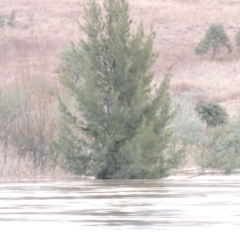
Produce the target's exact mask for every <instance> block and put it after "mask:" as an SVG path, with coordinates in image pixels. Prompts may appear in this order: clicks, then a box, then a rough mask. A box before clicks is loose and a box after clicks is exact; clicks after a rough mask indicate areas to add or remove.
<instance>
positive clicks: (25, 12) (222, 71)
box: [0, 0, 240, 115]
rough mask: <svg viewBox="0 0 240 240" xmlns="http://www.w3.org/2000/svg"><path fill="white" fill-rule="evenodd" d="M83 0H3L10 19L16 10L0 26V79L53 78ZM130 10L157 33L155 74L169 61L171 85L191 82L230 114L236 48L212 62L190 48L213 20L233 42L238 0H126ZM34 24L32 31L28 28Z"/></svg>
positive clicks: (239, 77) (237, 71)
mask: <svg viewBox="0 0 240 240" xmlns="http://www.w3.org/2000/svg"><path fill="white" fill-rule="evenodd" d="M83 3H84V1H83V0H79V1H76V0H57V1H47V0H34V1H31V0H25V1H24V0H12V1H6V0H5V1H4V0H3V1H1V4H0V6H1V8H0V9H1V12H0V14H2V15H3V16H5V17H6V18H8V16H9V15H10V13H11V11H12V10H16V21H15V25H16V27H15V28H10V27H5V28H4V29H1V30H0V79H1V84H3V83H6V82H9V81H12V80H14V79H23V80H24V78H26V77H28V76H26V74H28V73H29V72H31V73H32V75H34V76H36V75H41V76H42V77H43V78H45V79H48V81H51V82H55V83H56V82H57V79H56V75H55V74H54V70H55V69H56V67H57V65H58V63H59V58H58V57H59V54H60V53H61V51H62V50H63V49H64V48H65V47H67V46H68V45H69V43H70V42H71V41H73V42H77V39H78V38H79V36H80V33H79V31H78V26H77V23H76V19H79V20H80V21H81V20H82V15H83V14H82V13H83ZM129 3H130V9H131V15H132V17H133V18H134V20H136V21H137V22H138V21H139V20H143V22H144V24H145V25H146V26H148V25H150V24H151V23H152V24H153V25H154V28H155V30H156V32H157V36H156V41H155V49H156V51H158V52H159V53H160V58H159V59H158V62H157V63H156V65H155V73H156V75H155V79H156V81H161V79H162V77H163V74H164V72H166V69H167V67H168V66H170V65H171V64H172V63H173V62H174V63H175V67H174V76H173V78H172V89H173V93H174V89H175V88H177V89H178V90H179V89H181V86H182V85H186V84H187V85H188V86H191V89H193V90H195V92H196V94H199V95H200V97H201V96H203V97H204V98H209V99H216V100H218V101H220V102H221V103H222V105H224V106H225V107H226V108H227V110H228V112H229V113H230V114H232V115H233V114H234V111H235V109H236V108H238V106H239V101H240V84H239V81H240V64H239V56H240V54H239V52H238V50H237V49H236V47H235V46H234V51H233V53H232V54H228V53H226V52H225V51H224V50H223V51H222V52H221V53H220V54H218V55H217V57H216V59H215V60H214V61H210V56H209V55H207V56H204V57H199V56H196V55H195V54H194V48H195V46H196V45H197V43H198V42H199V41H200V39H201V38H202V37H203V36H204V33H205V30H206V29H207V28H208V26H209V25H210V24H211V23H220V24H222V25H223V26H224V27H225V29H226V31H227V33H228V35H229V37H230V39H231V41H232V43H233V45H234V35H235V33H236V31H238V29H239V27H240V22H239V21H238V19H239V13H240V12H239V9H240V8H239V7H240V3H239V2H238V1H236V0H211V1H206V0H195V1H191V0H168V1H162V0H138V1H135V0H129ZM32 27H33V31H32V30H31V29H32Z"/></svg>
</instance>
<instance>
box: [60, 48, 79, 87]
mask: <svg viewBox="0 0 240 240" xmlns="http://www.w3.org/2000/svg"><path fill="white" fill-rule="evenodd" d="M61 58H62V61H63V64H62V65H61V66H60V67H59V69H58V73H59V74H65V75H66V76H69V78H70V79H71V80H72V81H73V82H74V83H77V82H79V81H80V72H81V65H82V64H81V61H79V59H80V58H81V51H80V49H78V48H77V47H75V46H74V45H73V46H72V47H70V48H68V49H66V50H65V51H64V52H63V53H62V55H61Z"/></svg>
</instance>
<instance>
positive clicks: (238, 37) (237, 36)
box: [235, 31, 240, 46]
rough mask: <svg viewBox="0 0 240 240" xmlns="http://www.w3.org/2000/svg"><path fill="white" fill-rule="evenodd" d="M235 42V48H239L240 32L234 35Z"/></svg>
mask: <svg viewBox="0 0 240 240" xmlns="http://www.w3.org/2000/svg"><path fill="white" fill-rule="evenodd" d="M235 40H236V44H237V46H240V31H238V32H237V33H236V35H235Z"/></svg>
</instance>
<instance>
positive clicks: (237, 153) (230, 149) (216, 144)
mask: <svg viewBox="0 0 240 240" xmlns="http://www.w3.org/2000/svg"><path fill="white" fill-rule="evenodd" d="M237 128H238V127H237V125H233V126H220V127H217V128H214V129H211V130H210V131H209V132H208V133H207V134H205V135H202V137H201V141H200V143H201V144H199V145H198V151H197V154H196V162H197V163H198V164H199V165H200V166H201V167H202V169H203V170H205V169H212V171H214V169H218V170H223V171H224V172H225V173H231V172H232V171H233V170H234V169H236V168H239V166H240V135H239V131H238V130H237Z"/></svg>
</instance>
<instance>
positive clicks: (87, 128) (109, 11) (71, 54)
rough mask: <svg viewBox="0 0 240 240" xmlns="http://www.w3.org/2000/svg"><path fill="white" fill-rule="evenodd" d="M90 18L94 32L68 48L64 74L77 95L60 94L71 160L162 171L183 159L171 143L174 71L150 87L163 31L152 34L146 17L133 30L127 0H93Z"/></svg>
mask: <svg viewBox="0 0 240 240" xmlns="http://www.w3.org/2000/svg"><path fill="white" fill-rule="evenodd" d="M84 19H85V24H83V25H81V26H80V28H81V30H82V31H83V32H84V33H85V34H86V36H87V38H86V40H81V41H80V44H79V46H77V47H72V49H69V50H67V51H66V52H65V53H64V54H63V68H62V70H63V71H61V72H60V74H59V76H60V81H61V82H62V83H63V84H64V85H65V86H66V87H67V88H68V89H69V90H70V92H71V97H69V98H67V99H72V100H73V104H71V103H70V102H69V101H67V100H66V101H64V100H60V109H61V114H62V117H61V122H60V133H59V140H58V141H57V142H56V143H55V145H56V147H57V149H58V150H59V151H61V152H62V154H63V161H64V167H65V168H66V169H68V170H69V171H71V172H74V173H76V174H84V175H87V174H94V175H95V176H96V177H97V178H99V179H110V178H157V177H160V176H161V175H162V174H164V173H165V172H166V171H168V170H169V169H170V168H172V167H174V166H176V165H177V161H176V159H178V158H177V155H178V152H177V151H176V152H174V154H172V152H171V151H170V150H169V145H170V143H171V136H172V130H171V128H170V124H171V122H172V119H173V117H174V114H173V113H172V111H171V101H170V96H169V92H168V91H169V82H170V78H171V73H170V72H169V73H168V74H166V75H165V77H164V79H163V81H162V83H161V84H160V85H159V86H155V87H150V86H151V82H152V79H153V73H152V72H151V70H150V69H151V67H152V65H153V63H154V62H155V60H156V57H157V55H156V54H154V53H153V41H154V38H155V33H154V32H153V31H151V32H150V34H149V35H146V34H145V32H144V29H143V25H142V24H140V25H139V26H138V27H137V30H136V32H135V33H132V30H131V23H132V21H131V19H130V18H129V9H128V3H127V2H126V1H125V0H105V1H104V3H103V9H102V8H101V7H100V5H99V4H98V3H97V2H96V1H95V0H90V1H88V2H87V4H86V6H85V18H84ZM76 76H78V77H77V78H76ZM79 78H81V81H76V79H77V80H78V79H79ZM153 96H154V97H153ZM72 100H71V101H72Z"/></svg>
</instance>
